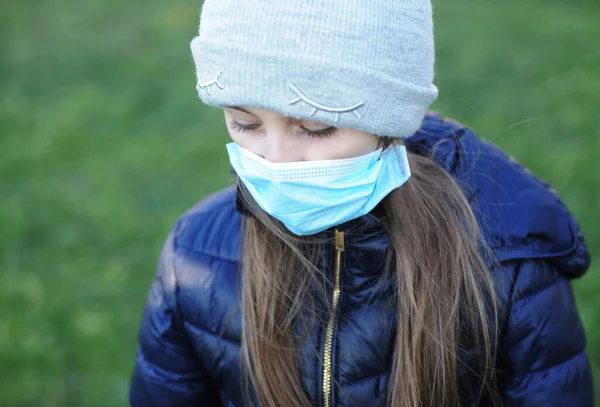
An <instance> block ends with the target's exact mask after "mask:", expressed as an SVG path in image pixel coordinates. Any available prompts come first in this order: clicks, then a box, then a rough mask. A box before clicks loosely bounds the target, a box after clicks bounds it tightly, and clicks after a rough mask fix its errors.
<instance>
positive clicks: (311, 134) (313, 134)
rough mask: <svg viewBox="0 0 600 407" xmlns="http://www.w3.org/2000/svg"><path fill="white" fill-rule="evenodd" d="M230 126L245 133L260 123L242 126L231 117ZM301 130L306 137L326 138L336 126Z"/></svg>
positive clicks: (254, 128) (333, 131)
mask: <svg viewBox="0 0 600 407" xmlns="http://www.w3.org/2000/svg"><path fill="white" fill-rule="evenodd" d="M229 124H230V126H231V128H232V129H234V130H237V131H239V132H241V133H247V132H250V131H252V130H256V129H258V128H259V127H260V124H250V125H247V126H244V125H242V124H240V123H238V122H237V121H235V120H234V119H231V121H230V122H229ZM302 130H303V131H304V132H305V133H306V134H307V135H308V137H310V138H326V137H330V136H332V135H333V133H335V131H336V130H337V128H336V127H328V128H326V129H323V130H317V131H310V130H308V129H306V128H304V127H302Z"/></svg>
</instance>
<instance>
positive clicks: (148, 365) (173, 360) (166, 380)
mask: <svg viewBox="0 0 600 407" xmlns="http://www.w3.org/2000/svg"><path fill="white" fill-rule="evenodd" d="M173 250H174V247H173V238H172V235H171V236H170V237H169V238H168V239H167V242H166V243H165V246H164V248H163V250H162V253H161V255H160V260H159V263H158V271H157V273H156V278H155V280H154V282H153V284H152V287H151V289H150V292H149V294H148V298H147V301H146V305H145V308H144V314H143V317H142V322H141V326H140V330H139V347H138V351H137V358H136V362H135V368H134V372H133V375H132V378H131V383H130V389H129V404H130V406H131V407H163V406H164V407H192V406H193V407H201V406H206V407H212V406H218V405H220V403H219V402H218V394H217V389H216V387H215V386H214V384H213V383H212V382H211V380H210V378H209V377H208V375H207V373H206V371H205V370H204V369H203V367H202V365H201V363H200V360H199V358H198V357H197V355H196V353H195V351H194V348H193V347H192V345H191V343H190V340H189V339H188V337H187V335H186V333H185V331H184V328H183V321H182V319H181V317H180V315H179V314H178V307H177V298H176V296H177V292H178V290H177V278H176V273H175V265H174V253H173Z"/></svg>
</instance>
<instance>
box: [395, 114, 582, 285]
mask: <svg viewBox="0 0 600 407" xmlns="http://www.w3.org/2000/svg"><path fill="white" fill-rule="evenodd" d="M406 145H407V148H408V149H409V150H410V151H411V152H413V153H416V154H420V155H430V156H431V158H432V159H433V160H434V161H436V162H437V163H438V164H439V165H440V166H442V167H443V168H444V169H445V170H446V171H448V172H450V173H451V174H452V175H453V176H454V178H455V179H456V180H457V182H458V183H459V185H460V187H461V189H462V190H463V192H464V193H465V195H466V197H467V199H468V200H469V202H470V203H471V205H472V208H473V211H474V213H475V216H476V217H477V220H478V222H479V225H480V227H481V230H482V233H483V235H484V237H485V239H486V242H487V244H488V245H489V246H490V247H491V249H492V250H493V252H494V254H495V257H496V260H497V261H507V260H516V259H526V258H528V259H531V258H540V259H546V260H547V261H549V262H551V263H552V265H553V266H555V267H556V269H557V270H558V271H559V272H560V273H562V274H564V275H566V276H567V277H570V278H576V277H580V276H581V275H583V273H585V271H586V270H587V269H588V267H589V264H590V255H589V252H588V250H587V246H586V244H585V240H584V237H583V234H582V233H581V230H580V228H579V225H578V223H577V221H576V220H575V218H574V216H573V215H572V214H571V213H570V212H569V210H568V209H567V207H566V206H565V204H564V203H563V202H562V201H561V200H560V198H559V197H558V195H557V193H556V190H554V189H553V188H552V187H551V185H549V184H548V183H546V182H544V181H543V180H541V179H540V178H538V177H536V176H535V175H534V174H533V173H532V172H531V171H529V170H528V169H527V168H525V167H524V166H523V165H522V164H520V163H519V162H518V161H517V160H515V159H514V158H513V157H510V156H508V155H507V154H506V153H504V152H503V151H502V150H501V149H500V148H498V147H497V146H495V145H493V144H492V143H490V142H488V141H485V140H482V139H480V138H479V137H477V136H476V135H475V134H474V133H473V132H472V131H471V130H469V129H467V128H466V127H464V126H462V125H460V124H459V123H456V122H454V121H450V120H447V119H443V118H442V117H441V116H439V115H437V114H429V115H427V116H426V117H425V120H424V121H423V124H422V126H421V128H420V130H419V131H418V132H417V133H416V134H415V135H414V136H412V137H410V138H409V139H407V140H406Z"/></svg>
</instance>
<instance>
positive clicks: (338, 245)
mask: <svg viewBox="0 0 600 407" xmlns="http://www.w3.org/2000/svg"><path fill="white" fill-rule="evenodd" d="M343 251H344V232H340V231H339V230H337V229H336V230H335V255H336V256H335V285H334V287H333V296H332V305H331V314H330V315H329V321H328V323H327V331H326V333H325V347H324V349H323V386H322V388H323V406H324V407H329V405H330V403H331V367H332V366H331V346H332V342H333V326H334V324H335V317H336V313H337V306H338V301H339V299H340V268H341V263H342V252H343Z"/></svg>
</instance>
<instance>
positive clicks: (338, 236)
mask: <svg viewBox="0 0 600 407" xmlns="http://www.w3.org/2000/svg"><path fill="white" fill-rule="evenodd" d="M335 250H337V251H339V252H343V251H344V232H340V231H339V230H337V229H336V230H335Z"/></svg>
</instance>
